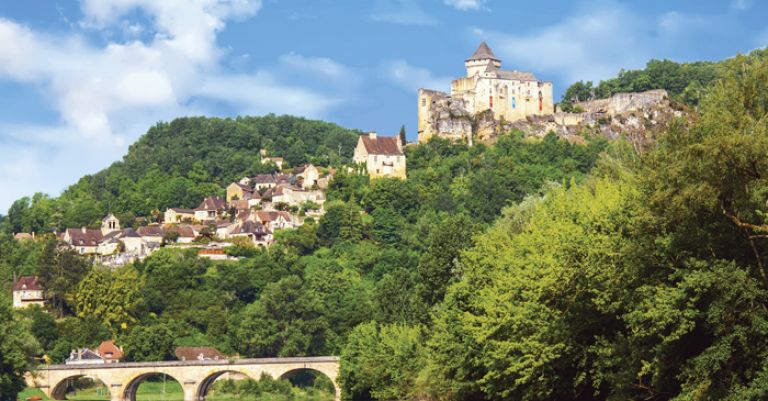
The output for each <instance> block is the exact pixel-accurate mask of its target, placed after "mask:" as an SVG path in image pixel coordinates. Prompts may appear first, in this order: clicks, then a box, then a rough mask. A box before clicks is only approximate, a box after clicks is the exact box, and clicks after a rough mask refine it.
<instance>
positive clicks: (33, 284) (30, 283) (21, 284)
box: [13, 276, 43, 291]
mask: <svg viewBox="0 0 768 401" xmlns="http://www.w3.org/2000/svg"><path fill="white" fill-rule="evenodd" d="M13 290H14V291H42V290H43V286H41V285H40V283H39V282H38V281H37V277H35V276H21V277H19V279H18V280H17V281H16V284H14V285H13Z"/></svg>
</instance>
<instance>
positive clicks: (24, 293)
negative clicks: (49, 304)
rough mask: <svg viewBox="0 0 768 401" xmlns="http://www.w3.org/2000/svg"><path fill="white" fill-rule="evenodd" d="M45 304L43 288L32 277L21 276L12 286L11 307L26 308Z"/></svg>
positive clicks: (35, 278)
mask: <svg viewBox="0 0 768 401" xmlns="http://www.w3.org/2000/svg"><path fill="white" fill-rule="evenodd" d="M44 304H45V296H44V291H43V286H42V285H40V283H39V282H38V280H37V277H34V276H21V277H19V279H18V280H16V282H15V283H14V284H13V307H14V308H26V307H28V306H29V305H40V306H41V307H42V306H43V305H44Z"/></svg>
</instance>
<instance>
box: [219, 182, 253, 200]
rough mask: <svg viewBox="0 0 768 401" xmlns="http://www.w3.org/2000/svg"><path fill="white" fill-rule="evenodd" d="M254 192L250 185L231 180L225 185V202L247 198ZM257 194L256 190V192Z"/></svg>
mask: <svg viewBox="0 0 768 401" xmlns="http://www.w3.org/2000/svg"><path fill="white" fill-rule="evenodd" d="M254 192H256V191H255V190H254V189H253V188H252V187H251V186H249V185H247V184H241V183H239V182H233V183H231V184H229V185H228V186H227V202H228V203H229V202H232V201H233V200H245V201H247V200H249V199H251V198H252V197H253V194H254ZM256 193H257V194H258V192H256Z"/></svg>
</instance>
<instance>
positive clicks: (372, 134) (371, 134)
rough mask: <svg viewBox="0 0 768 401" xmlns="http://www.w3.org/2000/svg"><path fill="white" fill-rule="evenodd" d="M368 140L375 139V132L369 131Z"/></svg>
mask: <svg viewBox="0 0 768 401" xmlns="http://www.w3.org/2000/svg"><path fill="white" fill-rule="evenodd" d="M368 138H371V139H376V131H371V132H369V133H368Z"/></svg>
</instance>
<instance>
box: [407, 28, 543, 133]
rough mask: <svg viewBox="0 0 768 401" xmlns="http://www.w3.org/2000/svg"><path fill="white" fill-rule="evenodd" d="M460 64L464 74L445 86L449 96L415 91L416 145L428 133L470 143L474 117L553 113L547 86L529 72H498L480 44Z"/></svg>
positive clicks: (494, 60) (497, 63)
mask: <svg viewBox="0 0 768 401" xmlns="http://www.w3.org/2000/svg"><path fill="white" fill-rule="evenodd" d="M464 66H465V67H466V68H467V76H466V77H464V78H459V79H455V80H453V81H452V82H451V94H450V95H448V94H447V93H445V92H439V91H434V90H429V89H419V123H418V130H419V142H420V143H423V142H426V141H428V140H429V138H431V137H432V136H434V135H438V136H441V137H445V138H449V139H454V140H466V141H467V142H469V143H471V142H472V133H473V122H474V121H475V118H476V116H477V115H478V114H479V113H488V114H489V116H488V117H490V116H492V117H493V120H496V121H499V120H504V121H507V122H514V121H517V120H523V119H525V118H527V117H529V116H544V115H552V114H554V106H553V102H552V82H548V81H540V80H538V79H537V78H536V77H535V76H534V75H533V73H530V72H521V71H514V70H513V71H509V70H502V69H501V60H499V59H498V58H497V57H496V55H494V54H493V51H491V49H490V48H489V47H488V45H487V44H486V43H485V42H483V43H481V44H480V46H479V47H478V48H477V50H476V51H475V53H474V54H473V55H472V57H470V58H469V59H467V60H466V61H465V62H464Z"/></svg>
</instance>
